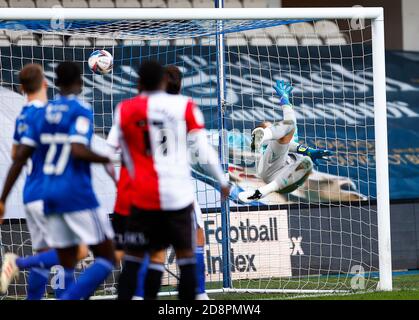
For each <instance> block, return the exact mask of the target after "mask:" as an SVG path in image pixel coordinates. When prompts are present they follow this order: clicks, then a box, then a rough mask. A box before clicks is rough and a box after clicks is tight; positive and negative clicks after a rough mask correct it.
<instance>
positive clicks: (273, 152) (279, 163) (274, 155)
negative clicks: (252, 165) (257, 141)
mask: <svg viewBox="0 0 419 320" xmlns="http://www.w3.org/2000/svg"><path fill="white" fill-rule="evenodd" d="M288 150H289V144H280V143H278V142H277V141H270V142H269V143H268V145H267V147H266V150H265V151H264V153H263V155H262V157H261V158H260V160H259V163H258V166H257V172H258V175H259V177H260V178H261V179H262V180H263V182H265V183H270V182H272V181H273V180H275V177H276V176H277V175H278V173H279V171H280V170H281V169H282V168H284V167H285V166H287V165H289V164H292V163H294V162H295V160H294V159H293V158H291V157H289V156H288Z"/></svg>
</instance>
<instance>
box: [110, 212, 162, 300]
mask: <svg viewBox="0 0 419 320" xmlns="http://www.w3.org/2000/svg"><path fill="white" fill-rule="evenodd" d="M153 218H156V217H155V216H154V217H153V216H150V212H147V211H144V210H140V209H138V208H136V207H132V208H131V214H130V216H129V218H128V220H127V224H126V231H125V235H124V245H125V250H124V251H125V255H124V258H123V262H122V271H121V274H120V276H119V281H118V300H131V299H132V298H133V296H134V294H135V292H136V289H137V287H138V286H144V284H141V283H139V273H140V271H139V270H141V269H142V265H143V258H144V253H145V251H146V250H147V249H148V248H147V244H148V242H149V239H147V238H146V237H145V234H147V230H148V229H149V228H153V224H154V220H156V219H153ZM157 222H158V221H157ZM156 230H158V229H156ZM145 281H146V280H145Z"/></svg>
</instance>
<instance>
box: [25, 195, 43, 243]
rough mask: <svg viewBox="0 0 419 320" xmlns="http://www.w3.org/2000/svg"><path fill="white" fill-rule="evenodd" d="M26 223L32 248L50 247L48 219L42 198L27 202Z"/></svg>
mask: <svg viewBox="0 0 419 320" xmlns="http://www.w3.org/2000/svg"><path fill="white" fill-rule="evenodd" d="M25 213H26V224H27V226H28V229H29V233H30V235H31V240H32V249H33V250H35V251H38V250H41V249H46V248H48V242H47V236H48V231H47V219H46V217H45V215H44V203H43V201H42V200H38V201H33V202H29V203H27V204H25Z"/></svg>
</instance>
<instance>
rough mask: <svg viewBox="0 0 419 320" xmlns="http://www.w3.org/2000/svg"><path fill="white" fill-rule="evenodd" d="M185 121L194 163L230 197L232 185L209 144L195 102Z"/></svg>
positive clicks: (202, 119) (224, 194)
mask: <svg viewBox="0 0 419 320" xmlns="http://www.w3.org/2000/svg"><path fill="white" fill-rule="evenodd" d="M185 119H186V124H187V129H188V142H189V150H190V151H191V154H192V161H197V162H198V163H199V165H200V166H201V168H202V169H203V170H204V171H205V172H207V173H208V174H209V175H210V176H212V177H213V178H214V179H215V180H217V181H218V182H219V184H220V189H221V190H220V191H221V194H222V195H223V196H224V197H228V196H229V194H230V184H229V183H228V181H227V179H226V177H225V175H224V171H223V169H222V168H221V165H220V162H219V160H218V154H217V153H216V152H215V150H214V148H213V147H212V145H211V144H210V143H209V142H208V139H207V133H206V130H205V128H204V117H203V115H202V113H201V111H200V110H199V109H198V107H197V106H196V105H195V104H194V103H193V102H190V103H189V104H188V106H187V108H186V115H185Z"/></svg>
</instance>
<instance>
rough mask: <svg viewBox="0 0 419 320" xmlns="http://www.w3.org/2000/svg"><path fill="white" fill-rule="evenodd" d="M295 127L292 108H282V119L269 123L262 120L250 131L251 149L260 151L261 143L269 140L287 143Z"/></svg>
mask: <svg viewBox="0 0 419 320" xmlns="http://www.w3.org/2000/svg"><path fill="white" fill-rule="evenodd" d="M295 128H296V119H295V114H294V110H292V108H291V107H290V108H286V109H284V120H282V121H280V122H278V123H275V124H271V123H270V122H266V121H265V122H262V123H261V124H260V125H259V126H258V127H257V128H255V129H254V130H253V132H252V143H251V146H250V147H251V150H252V151H254V152H260V151H261V148H262V145H263V144H265V143H267V142H269V141H277V142H278V143H280V144H288V143H290V141H291V140H292V138H293V135H294V131H295Z"/></svg>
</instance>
